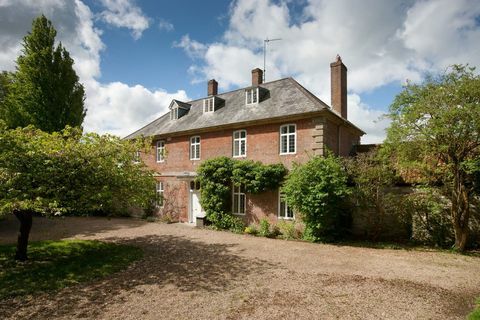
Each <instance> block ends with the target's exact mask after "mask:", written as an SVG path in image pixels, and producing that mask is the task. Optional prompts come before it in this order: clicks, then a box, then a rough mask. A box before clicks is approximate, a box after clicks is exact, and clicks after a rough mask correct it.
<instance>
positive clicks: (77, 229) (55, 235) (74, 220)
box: [0, 214, 148, 244]
mask: <svg viewBox="0 0 480 320" xmlns="http://www.w3.org/2000/svg"><path fill="white" fill-rule="evenodd" d="M146 223H148V222H146V221H143V220H139V219H133V218H107V217H52V218H46V217H34V218H33V225H32V232H31V234H30V240H31V241H39V240H59V239H63V238H69V237H74V236H93V235H95V234H98V233H101V232H105V231H109V230H118V229H123V228H132V227H139V226H142V225H144V224H146ZM19 226H20V223H19V222H18V220H17V219H16V218H15V217H14V216H13V214H10V215H7V217H5V219H3V220H0V244H8V243H15V242H16V241H17V233H18V229H19Z"/></svg>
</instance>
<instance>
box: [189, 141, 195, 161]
mask: <svg viewBox="0 0 480 320" xmlns="http://www.w3.org/2000/svg"><path fill="white" fill-rule="evenodd" d="M190 158H192V159H193V158H195V146H194V145H193V144H192V146H191V147H190Z"/></svg>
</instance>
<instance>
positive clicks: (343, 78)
mask: <svg viewBox="0 0 480 320" xmlns="http://www.w3.org/2000/svg"><path fill="white" fill-rule="evenodd" d="M330 76H331V83H330V86H331V93H332V96H331V100H332V101H331V105H332V108H333V110H335V111H336V112H337V113H338V114H340V115H341V116H342V118H344V119H347V67H346V66H345V65H344V64H343V62H342V58H340V55H338V54H337V56H336V58H335V62H332V63H330Z"/></svg>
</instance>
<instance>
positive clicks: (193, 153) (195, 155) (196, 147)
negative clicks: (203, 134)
mask: <svg viewBox="0 0 480 320" xmlns="http://www.w3.org/2000/svg"><path fill="white" fill-rule="evenodd" d="M190 160H200V136H195V137H191V138H190Z"/></svg>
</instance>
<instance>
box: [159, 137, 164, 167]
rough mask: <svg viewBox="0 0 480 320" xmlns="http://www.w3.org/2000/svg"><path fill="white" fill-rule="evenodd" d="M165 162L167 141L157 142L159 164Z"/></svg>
mask: <svg viewBox="0 0 480 320" xmlns="http://www.w3.org/2000/svg"><path fill="white" fill-rule="evenodd" d="M163 161H165V141H163V140H161V141H157V162H163Z"/></svg>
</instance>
